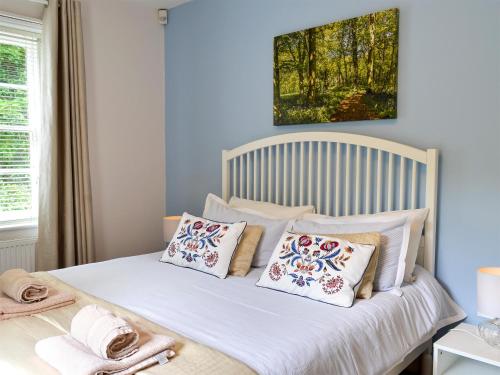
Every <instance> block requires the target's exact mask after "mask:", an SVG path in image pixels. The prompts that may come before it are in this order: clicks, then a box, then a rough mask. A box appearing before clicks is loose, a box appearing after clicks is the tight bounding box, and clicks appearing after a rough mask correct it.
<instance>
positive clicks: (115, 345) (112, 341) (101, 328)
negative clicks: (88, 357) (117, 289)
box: [71, 305, 139, 360]
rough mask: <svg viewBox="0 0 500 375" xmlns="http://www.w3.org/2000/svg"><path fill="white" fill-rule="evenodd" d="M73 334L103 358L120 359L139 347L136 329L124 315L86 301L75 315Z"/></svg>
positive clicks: (72, 322) (72, 327)
mask: <svg viewBox="0 0 500 375" xmlns="http://www.w3.org/2000/svg"><path fill="white" fill-rule="evenodd" d="M71 336H73V338H74V339H76V340H77V341H79V342H80V343H82V344H83V345H86V346H88V347H89V349H90V350H91V351H92V352H93V353H94V354H96V355H98V356H100V357H101V358H104V359H114V360H119V359H122V358H125V357H128V356H129V355H132V354H134V353H135V352H137V350H138V346H137V343H138V341H139V334H138V333H137V331H136V330H135V329H134V328H133V327H132V326H131V325H130V324H129V323H127V322H126V321H125V320H124V319H122V318H118V317H116V316H115V315H113V313H112V312H111V311H109V310H106V309H104V308H102V307H100V306H97V305H87V306H85V307H83V308H82V309H81V310H80V311H79V312H78V313H77V314H76V315H75V316H74V317H73V320H72V321H71Z"/></svg>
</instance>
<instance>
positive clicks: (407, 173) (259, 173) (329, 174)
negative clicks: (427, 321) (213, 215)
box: [222, 132, 438, 273]
mask: <svg viewBox="0 0 500 375" xmlns="http://www.w3.org/2000/svg"><path fill="white" fill-rule="evenodd" d="M437 176H438V150H436V149H427V150H420V149H417V148H414V147H410V146H407V145H404V144H400V143H396V142H391V141H388V140H385V139H380V138H373V137H367V136H364V135H356V134H348V133H336V132H305V133H288V134H283V135H277V136H273V137H269V138H263V139H259V140H256V141H254V142H250V143H247V144H245V145H242V146H240V147H236V148H234V149H232V150H224V151H223V152H222V196H223V198H224V199H225V200H228V199H229V198H230V197H231V196H237V197H240V198H247V199H254V200H260V201H266V202H273V203H278V204H284V205H289V206H296V205H303V204H308V205H309V204H312V205H314V206H315V207H316V212H318V213H323V214H327V215H333V216H341V215H352V214H369V213H374V212H381V211H392V210H396V209H397V210H400V209H401V210H402V209H409V208H422V207H428V208H429V210H430V211H429V216H428V217H427V220H426V223H425V229H424V231H425V232H424V233H425V234H424V250H423V252H422V253H421V254H420V257H419V260H418V262H419V263H420V264H421V265H423V266H424V267H425V268H426V269H427V270H429V271H430V272H432V273H434V265H435V247H436V208H437V207H436V206H437V191H438V189H437V188H438V178H437Z"/></svg>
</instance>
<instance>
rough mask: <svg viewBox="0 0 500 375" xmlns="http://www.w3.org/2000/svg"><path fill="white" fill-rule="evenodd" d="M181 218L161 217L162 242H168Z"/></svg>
mask: <svg viewBox="0 0 500 375" xmlns="http://www.w3.org/2000/svg"><path fill="white" fill-rule="evenodd" d="M181 217H182V216H165V217H163V240H164V241H165V242H170V241H171V240H172V237H173V236H174V234H175V231H176V230H177V227H178V226H179V222H180V221H181Z"/></svg>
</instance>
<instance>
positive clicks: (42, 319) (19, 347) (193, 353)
mask: <svg viewBox="0 0 500 375" xmlns="http://www.w3.org/2000/svg"><path fill="white" fill-rule="evenodd" d="M34 275H36V277H38V278H40V279H42V280H45V281H46V282H47V284H48V285H50V286H52V287H54V288H57V289H58V290H61V291H70V292H72V293H74V294H75V295H76V303H75V304H73V305H70V306H66V307H62V308H58V309H55V310H50V311H46V312H43V313H40V314H36V315H33V316H29V317H21V318H14V319H9V320H5V321H0V374H9V375H25V374H36V375H42V374H43V375H45V374H46V375H52V374H57V371H56V370H55V369H53V368H52V367H50V366H49V365H48V364H46V363H45V362H43V361H42V360H41V359H40V358H38V357H37V355H36V354H35V350H34V347H35V343H36V342H37V341H38V340H40V339H43V338H46V337H50V336H56V335H63V334H67V333H68V332H69V330H70V326H71V319H72V318H73V316H74V315H75V314H76V313H77V312H78V311H79V310H80V309H81V308H82V307H83V306H85V305H88V304H92V303H96V304H99V305H101V306H103V307H105V308H107V309H108V310H111V311H112V312H114V313H115V314H116V315H118V316H121V317H124V318H126V319H129V320H130V321H131V322H133V323H135V324H137V325H139V326H142V327H144V328H146V329H147V330H149V331H151V332H154V333H158V334H164V335H168V336H170V337H172V338H174V339H175V340H176V346H175V351H176V353H177V355H176V356H175V357H174V358H172V359H171V360H170V361H169V362H168V363H167V364H165V365H163V366H159V365H155V366H153V367H150V368H149V369H146V370H143V371H140V372H138V374H147V375H157V374H169V375H180V374H196V375H203V374H228V375H232V374H234V375H246V374H255V372H254V371H253V370H252V369H250V368H249V367H248V366H246V365H245V364H243V363H241V362H239V361H238V360H236V359H233V358H231V357H229V356H227V355H225V354H223V353H221V352H219V351H217V350H215V349H211V348H209V347H207V346H204V345H201V344H198V343H196V342H194V341H191V340H189V339H187V338H185V337H183V336H180V335H178V334H176V333H175V332H172V331H170V330H168V329H166V328H163V327H161V326H159V325H157V324H154V323H152V322H150V321H149V320H146V319H144V318H142V317H140V316H138V315H136V314H134V313H132V312H130V311H128V310H126V309H123V308H121V307H119V306H116V305H113V304H111V303H108V302H105V301H103V300H101V299H99V298H96V297H93V296H91V295H88V294H86V293H84V292H82V291H79V290H78V289H75V288H73V287H71V286H69V285H67V284H65V283H63V282H62V281H60V280H59V279H57V278H55V277H53V276H51V275H49V274H48V273H46V272H39V273H36V274H34ZM61 355H64V354H63V353H61Z"/></svg>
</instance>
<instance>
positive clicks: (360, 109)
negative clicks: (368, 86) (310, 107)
mask: <svg viewBox="0 0 500 375" xmlns="http://www.w3.org/2000/svg"><path fill="white" fill-rule="evenodd" d="M364 98H365V94H363V93H361V92H357V93H355V94H353V95H351V96H349V97H347V98H346V99H344V100H342V101H341V102H340V104H339V106H338V109H337V112H336V113H334V114H333V115H332V116H331V117H330V121H332V122H337V121H360V120H377V119H379V118H380V117H379V116H378V115H377V114H376V113H374V112H373V111H372V110H371V109H370V108H369V107H368V106H367V105H366V103H365V102H364Z"/></svg>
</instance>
